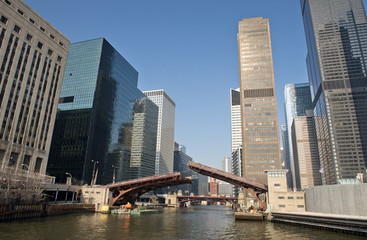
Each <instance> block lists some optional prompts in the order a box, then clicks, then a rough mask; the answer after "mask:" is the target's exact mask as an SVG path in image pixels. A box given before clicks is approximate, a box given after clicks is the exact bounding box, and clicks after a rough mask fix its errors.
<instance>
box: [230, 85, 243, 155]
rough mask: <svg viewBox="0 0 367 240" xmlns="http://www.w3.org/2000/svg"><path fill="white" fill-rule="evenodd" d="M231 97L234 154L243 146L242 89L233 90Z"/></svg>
mask: <svg viewBox="0 0 367 240" xmlns="http://www.w3.org/2000/svg"><path fill="white" fill-rule="evenodd" d="M230 95H231V103H230V104H231V143H232V152H233V151H236V149H237V148H238V146H241V145H242V128H241V103H240V97H241V96H240V89H239V88H237V89H232V88H231V91H230Z"/></svg>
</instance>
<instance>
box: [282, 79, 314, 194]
mask: <svg viewBox="0 0 367 240" xmlns="http://www.w3.org/2000/svg"><path fill="white" fill-rule="evenodd" d="M284 97H285V117H286V126H287V135H288V136H287V140H288V142H287V143H286V144H287V145H286V147H285V148H284V149H287V150H288V153H287V154H288V160H289V169H288V170H289V172H288V173H287V177H290V180H291V185H290V186H288V187H290V188H293V187H296V178H295V168H294V156H293V147H292V131H291V129H292V123H293V119H294V117H297V116H306V110H311V109H312V100H311V90H310V84H308V83H297V84H286V85H285V88H284ZM287 165H288V164H287Z"/></svg>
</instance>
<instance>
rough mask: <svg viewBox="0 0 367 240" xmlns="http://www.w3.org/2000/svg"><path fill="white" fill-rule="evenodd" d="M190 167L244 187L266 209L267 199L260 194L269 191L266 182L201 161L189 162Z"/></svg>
mask: <svg viewBox="0 0 367 240" xmlns="http://www.w3.org/2000/svg"><path fill="white" fill-rule="evenodd" d="M188 167H189V169H191V170H193V171H195V172H198V173H200V174H203V175H206V176H209V177H213V178H217V179H220V180H222V181H225V182H228V183H230V184H233V185H235V186H237V187H240V188H242V189H243V190H245V191H246V192H248V193H250V194H251V195H252V196H254V197H255V198H256V200H257V201H259V203H260V207H261V208H262V209H264V210H265V209H266V201H265V200H261V199H260V198H259V195H260V194H262V193H266V192H267V191H268V187H267V186H266V185H264V184H261V183H258V182H255V181H252V180H249V179H246V178H243V177H240V176H237V175H234V174H232V173H228V172H224V171H221V170H218V169H215V168H212V167H208V166H205V165H203V164H200V163H195V162H189V164H188Z"/></svg>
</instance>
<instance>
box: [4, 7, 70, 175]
mask: <svg viewBox="0 0 367 240" xmlns="http://www.w3.org/2000/svg"><path fill="white" fill-rule="evenodd" d="M69 44H70V41H69V39H67V38H66V37H65V36H64V35H62V34H61V33H60V32H59V31H58V30H57V29H56V28H54V27H52V25H51V24H50V23H48V22H47V21H46V20H44V19H43V18H42V17H41V16H40V15H38V14H37V13H36V12H35V11H33V10H32V9H31V8H30V7H29V6H28V5H27V4H25V3H24V2H23V1H19V0H12V1H0V109H1V111H0V170H1V169H3V168H7V167H11V168H15V169H17V170H18V169H23V170H27V171H29V172H33V173H37V174H38V173H39V174H45V173H46V166H47V159H48V157H49V150H50V145H51V137H52V131H53V128H54V123H55V117H56V111H57V101H58V98H59V94H60V89H61V82H62V78H63V74H64V70H65V63H66V57H67V54H68V49H69Z"/></svg>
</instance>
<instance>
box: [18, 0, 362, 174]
mask: <svg viewBox="0 0 367 240" xmlns="http://www.w3.org/2000/svg"><path fill="white" fill-rule="evenodd" d="M24 2H25V3H26V4H28V5H29V6H30V7H31V8H32V9H34V10H35V11H36V12H37V13H38V14H40V15H41V16H42V17H43V18H44V19H46V20H47V21H48V22H50V23H51V24H52V25H53V26H54V27H56V28H57V29H58V30H59V31H60V32H61V33H62V34H64V35H65V36H66V37H67V38H69V39H70V41H71V43H74V42H80V41H85V40H90V39H95V38H99V37H104V38H106V40H107V41H108V42H110V43H111V45H112V46H113V47H114V48H115V49H116V50H117V51H118V52H119V53H120V54H121V55H122V56H123V57H124V58H125V59H126V60H127V61H128V62H129V63H130V64H131V65H132V66H133V67H134V68H135V69H136V70H137V71H138V72H139V80H138V81H139V83H138V88H139V89H140V90H142V91H147V90H156V89H164V90H165V91H166V93H167V94H168V95H169V96H170V97H171V98H172V99H173V101H174V102H175V103H176V122H175V141H176V142H178V143H179V144H181V145H185V146H186V153H187V154H188V155H189V156H191V157H192V158H193V160H194V161H195V162H200V163H203V164H206V165H209V166H212V167H215V168H219V169H220V168H221V160H222V159H223V157H224V156H230V155H231V127H230V88H238V87H239V67H238V52H237V32H238V22H239V21H241V20H242V19H244V18H253V17H263V18H268V19H269V22H270V34H271V41H272V50H273V62H274V77H275V85H276V97H277V107H278V118H279V125H284V124H285V117H284V86H285V84H288V83H303V82H308V77H307V69H306V61H305V59H306V54H307V49H306V43H305V34H304V28H303V21H302V14H301V8H300V3H299V0H277V1H275V0H257V1H254V0H180V1H179V0H105V1H101V0H77V1H75V0H63V1H52V0H24ZM363 3H364V5H365V6H366V4H367V0H363Z"/></svg>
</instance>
